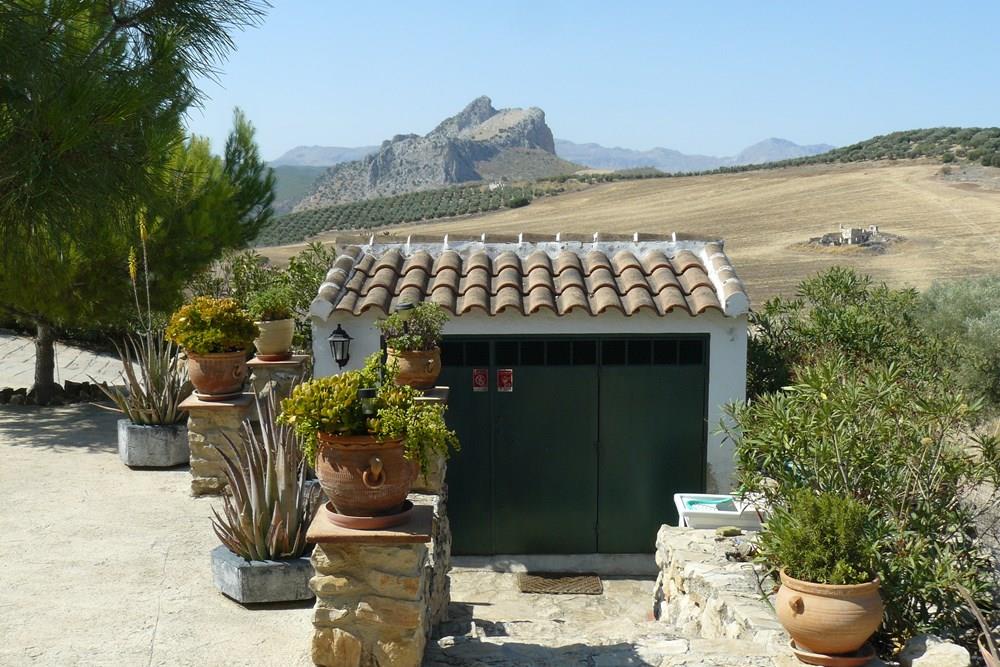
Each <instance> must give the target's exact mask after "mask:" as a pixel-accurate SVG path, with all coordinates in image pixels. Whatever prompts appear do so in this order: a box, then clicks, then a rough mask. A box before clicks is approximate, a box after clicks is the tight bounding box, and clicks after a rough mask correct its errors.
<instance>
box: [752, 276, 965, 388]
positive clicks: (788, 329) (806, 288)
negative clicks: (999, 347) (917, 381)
mask: <svg viewBox="0 0 1000 667" xmlns="http://www.w3.org/2000/svg"><path fill="white" fill-rule="evenodd" d="M919 306H920V295H919V294H918V293H917V292H916V291H915V290H912V289H900V290H894V289H889V288H888V287H886V285H885V284H879V285H876V284H875V283H874V282H873V281H872V279H871V278H870V277H869V276H864V275H859V274H858V273H856V272H854V271H853V270H851V269H848V268H843V267H834V268H832V269H830V270H828V271H825V272H823V273H820V274H817V275H815V276H813V277H811V278H808V279H806V280H804V281H802V283H801V284H800V285H799V289H798V293H797V296H796V298H795V299H781V298H775V299H772V300H770V301H768V302H766V303H765V304H764V305H763V306H762V307H761V308H760V309H758V310H755V311H754V312H752V313H751V315H750V340H749V342H748V349H747V357H748V359H747V395H748V396H749V397H751V398H753V397H755V396H758V395H761V394H764V393H766V392H771V391H777V390H778V389H780V388H781V387H784V386H785V385H787V384H789V383H790V382H792V381H793V379H794V378H793V373H792V369H793V368H794V367H795V366H796V365H800V364H806V363H809V362H811V361H814V360H816V359H820V358H822V357H824V356H826V355H829V354H842V355H844V356H846V357H847V358H849V359H850V360H852V361H853V362H855V363H859V364H863V363H868V362H882V363H890V362H895V363H904V364H905V366H906V368H907V369H914V370H917V371H919V372H936V371H937V370H938V369H940V368H941V367H943V366H944V365H946V364H947V363H950V359H949V356H948V352H947V350H946V348H945V347H944V346H943V345H942V344H941V341H939V340H937V339H934V338H928V336H927V335H926V334H925V333H924V331H923V330H921V328H920V325H919V320H920V312H919Z"/></svg>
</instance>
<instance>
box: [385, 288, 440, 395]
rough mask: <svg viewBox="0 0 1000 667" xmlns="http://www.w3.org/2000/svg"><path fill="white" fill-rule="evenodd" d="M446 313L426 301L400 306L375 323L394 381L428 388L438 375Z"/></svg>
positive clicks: (434, 304) (419, 387)
mask: <svg viewBox="0 0 1000 667" xmlns="http://www.w3.org/2000/svg"><path fill="white" fill-rule="evenodd" d="M447 321H448V312H447V311H446V310H445V309H444V308H442V307H441V306H439V305H437V304H436V303H433V302H430V301H423V302H421V303H418V304H410V303H404V304H400V306H399V307H398V308H397V309H396V312H394V313H393V314H392V315H390V316H389V317H387V318H385V319H384V320H381V321H380V322H378V324H377V326H378V328H379V331H381V332H382V335H383V336H384V337H385V343H386V347H387V348H388V363H389V364H390V365H392V364H396V365H397V367H398V369H399V370H398V371H397V374H396V382H397V383H399V384H404V385H409V386H411V387H415V388H417V389H428V388H430V387H433V386H434V383H435V382H437V379H438V375H440V374H441V348H440V347H438V343H439V342H441V329H442V328H444V325H445V322H447Z"/></svg>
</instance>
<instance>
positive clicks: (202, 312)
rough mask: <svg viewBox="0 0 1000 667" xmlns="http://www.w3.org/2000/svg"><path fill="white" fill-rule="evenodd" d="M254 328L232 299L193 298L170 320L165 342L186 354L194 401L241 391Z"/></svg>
mask: <svg viewBox="0 0 1000 667" xmlns="http://www.w3.org/2000/svg"><path fill="white" fill-rule="evenodd" d="M257 334H258V330H257V325H256V324H254V323H253V320H252V319H251V318H250V316H249V315H248V314H247V313H246V311H244V310H243V309H242V308H240V306H239V304H238V303H236V301H234V300H233V299H215V298H212V297H205V296H202V297H196V298H194V299H192V301H191V303H189V304H187V305H185V306H182V307H181V308H180V310H178V311H177V312H175V313H174V314H173V316H172V317H171V318H170V325H169V326H168V327H167V338H169V339H170V340H171V341H173V342H174V343H176V344H178V345H180V346H181V348H183V349H184V352H185V353H186V354H187V365H188V374H189V375H190V376H191V383H192V384H193V385H194V388H195V393H196V394H197V395H198V398H201V399H202V400H206V401H212V400H223V399H226V398H229V397H231V396H234V395H236V394H238V393H240V391H242V389H243V382H244V381H245V380H246V378H247V363H246V360H247V351H248V350H249V349H250V344H251V343H252V342H253V339H254V338H256V337H257Z"/></svg>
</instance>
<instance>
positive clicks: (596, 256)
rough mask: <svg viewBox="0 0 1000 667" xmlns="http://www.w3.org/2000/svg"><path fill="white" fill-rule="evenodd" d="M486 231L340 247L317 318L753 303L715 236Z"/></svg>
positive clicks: (659, 309) (736, 308) (690, 309)
mask: <svg viewBox="0 0 1000 667" xmlns="http://www.w3.org/2000/svg"><path fill="white" fill-rule="evenodd" d="M483 238H485V237H481V238H480V239H477V240H474V241H453V240H446V241H445V242H443V243H442V242H431V241H420V242H418V243H413V242H412V237H411V239H409V240H408V241H407V242H406V243H399V242H387V243H381V244H379V243H376V244H374V245H366V246H350V247H348V248H345V249H344V250H343V252H341V253H340V254H339V255H338V256H337V258H336V259H335V260H334V263H333V266H332V267H331V268H330V270H329V271H328V272H327V274H326V279H325V281H324V282H323V284H322V285H321V286H320V289H319V295H318V297H317V298H318V299H322V300H323V301H322V302H320V303H323V302H326V303H327V305H326V306H325V309H324V308H319V310H318V313H319V314H318V315H317V316H318V317H323V318H326V317H328V315H329V313H330V312H331V309H332V311H336V312H343V313H351V314H353V315H360V314H362V313H365V312H368V311H374V312H377V313H379V314H380V315H382V314H386V313H389V312H392V310H393V309H394V308H395V307H396V306H397V305H398V304H399V303H401V302H405V301H413V302H416V301H420V300H423V299H428V300H431V301H433V302H434V303H438V304H440V305H441V306H443V307H444V308H446V309H447V310H448V311H450V312H451V313H452V314H454V315H458V316H460V315H463V314H465V313H468V312H472V311H476V310H479V311H482V312H484V313H486V314H489V315H498V314H500V313H503V312H517V313H522V314H524V315H530V314H532V313H537V312H541V311H546V310H551V311H554V312H555V313H556V314H558V315H566V314H569V313H573V312H578V311H579V312H585V313H587V314H589V315H599V314H601V313H605V312H611V311H620V312H621V313H624V314H625V315H634V314H636V313H640V312H642V311H644V310H645V311H650V312H655V313H656V314H658V315H666V314H668V313H671V312H674V311H683V312H687V313H689V314H691V315H696V314H700V313H704V312H705V311H708V310H718V311H720V312H722V313H724V314H726V315H741V314H743V313H745V312H746V311H747V309H748V308H749V301H748V299H747V296H746V292H745V291H744V289H743V284H742V283H741V282H740V280H739V278H738V277H737V275H736V272H735V270H734V269H733V267H732V265H731V263H730V261H729V258H728V257H727V256H726V254H725V251H724V249H723V244H722V243H721V242H715V241H711V242H705V241H697V240H692V239H690V238H685V239H681V240H678V239H677V238H676V237H671V238H669V239H668V238H667V237H653V236H651V235H645V234H643V235H635V236H624V235H618V236H604V235H601V236H599V237H598V240H596V241H595V240H594V239H593V238H592V237H590V236H584V235H572V236H570V235H567V236H564V237H561V238H557V239H553V240H547V239H546V238H544V237H540V236H539V237H538V238H537V239H536V238H535V237H534V236H532V237H530V238H528V237H525V236H523V235H522V236H511V237H504V238H500V237H497V238H496V239H494V238H492V237H491V238H489V239H487V240H486V242H484V241H483ZM315 303H316V302H314V307H316V306H315ZM331 304H332V305H331Z"/></svg>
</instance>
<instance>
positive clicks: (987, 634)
mask: <svg viewBox="0 0 1000 667" xmlns="http://www.w3.org/2000/svg"><path fill="white" fill-rule="evenodd" d="M958 592H959V594H960V595H961V596H962V597H963V598H964V599H965V604H966V605H967V606H968V607H969V611H971V612H972V616H973V617H974V618H975V619H976V623H978V624H979V630H980V633H979V637H978V638H977V643H978V644H979V654H980V655H982V656H983V663H984V664H985V665H986V667H1000V651H998V650H997V642H996V640H994V639H993V632H992V630H991V628H990V624H989V622H988V621H987V620H986V617H985V616H984V615H983V612H982V610H981V609H980V608H979V606H978V605H977V604H976V601H975V600H974V599H973V598H972V593H970V592H969V590H968V589H967V588H965V587H963V586H958Z"/></svg>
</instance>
